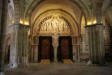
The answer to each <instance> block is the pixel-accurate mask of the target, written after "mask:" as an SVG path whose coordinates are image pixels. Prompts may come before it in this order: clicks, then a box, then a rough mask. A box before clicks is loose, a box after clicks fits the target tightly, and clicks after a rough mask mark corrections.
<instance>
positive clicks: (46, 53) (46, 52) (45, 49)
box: [41, 38, 50, 59]
mask: <svg viewBox="0 0 112 75" xmlns="http://www.w3.org/2000/svg"><path fill="white" fill-rule="evenodd" d="M41 53H42V59H50V40H49V39H48V38H46V39H43V40H42V46H41Z"/></svg>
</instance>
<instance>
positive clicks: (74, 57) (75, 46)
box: [72, 37, 77, 62]
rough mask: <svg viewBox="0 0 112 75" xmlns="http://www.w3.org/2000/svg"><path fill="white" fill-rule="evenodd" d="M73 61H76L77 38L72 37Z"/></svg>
mask: <svg viewBox="0 0 112 75" xmlns="http://www.w3.org/2000/svg"><path fill="white" fill-rule="evenodd" d="M72 47H73V61H75V62H76V61H77V37H72Z"/></svg>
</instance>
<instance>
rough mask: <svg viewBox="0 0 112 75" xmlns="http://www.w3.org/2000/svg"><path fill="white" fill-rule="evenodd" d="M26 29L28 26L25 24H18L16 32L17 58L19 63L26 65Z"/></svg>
mask: <svg viewBox="0 0 112 75" xmlns="http://www.w3.org/2000/svg"><path fill="white" fill-rule="evenodd" d="M28 30H29V26H25V25H22V24H20V25H19V30H18V31H19V33H18V36H19V38H18V49H19V51H18V58H19V64H20V65H21V64H22V65H27V64H28V54H29V53H28V52H29V46H28Z"/></svg>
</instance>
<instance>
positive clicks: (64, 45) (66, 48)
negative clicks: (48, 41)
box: [58, 37, 73, 60]
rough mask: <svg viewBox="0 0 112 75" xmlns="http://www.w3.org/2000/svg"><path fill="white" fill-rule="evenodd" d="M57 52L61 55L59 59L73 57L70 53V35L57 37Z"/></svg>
mask: <svg viewBox="0 0 112 75" xmlns="http://www.w3.org/2000/svg"><path fill="white" fill-rule="evenodd" d="M58 51H60V52H61V53H59V52H58V53H59V54H60V55H61V56H59V57H61V60H63V59H71V60H72V58H73V54H72V39H71V37H60V38H59V50H58Z"/></svg>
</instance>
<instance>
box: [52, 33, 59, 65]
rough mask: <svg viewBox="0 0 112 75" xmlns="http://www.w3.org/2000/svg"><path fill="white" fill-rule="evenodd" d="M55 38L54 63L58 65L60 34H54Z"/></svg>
mask: <svg viewBox="0 0 112 75" xmlns="http://www.w3.org/2000/svg"><path fill="white" fill-rule="evenodd" d="M52 38H53V40H52V41H53V47H54V62H55V63H57V49H58V38H59V36H58V34H57V33H54V35H53V36H52Z"/></svg>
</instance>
